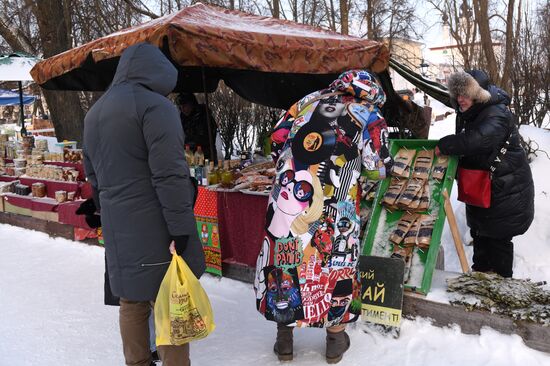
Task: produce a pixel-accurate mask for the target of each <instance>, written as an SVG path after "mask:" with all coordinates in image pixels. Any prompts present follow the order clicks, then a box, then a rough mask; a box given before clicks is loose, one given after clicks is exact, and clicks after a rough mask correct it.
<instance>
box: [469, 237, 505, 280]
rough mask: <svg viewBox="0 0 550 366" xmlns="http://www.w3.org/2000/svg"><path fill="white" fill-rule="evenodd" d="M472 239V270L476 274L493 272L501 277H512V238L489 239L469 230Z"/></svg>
mask: <svg viewBox="0 0 550 366" xmlns="http://www.w3.org/2000/svg"><path fill="white" fill-rule="evenodd" d="M470 233H471V235H472V238H473V239H474V257H473V262H474V263H473V265H472V269H473V270H474V271H478V272H495V273H497V274H499V275H501V276H502V277H512V265H513V263H514V244H513V243H512V239H513V237H507V238H489V237H486V236H480V235H477V233H475V232H474V230H470Z"/></svg>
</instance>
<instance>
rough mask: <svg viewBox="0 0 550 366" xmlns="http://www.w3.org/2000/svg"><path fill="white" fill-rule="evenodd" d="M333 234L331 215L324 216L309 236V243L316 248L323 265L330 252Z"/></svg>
mask: <svg viewBox="0 0 550 366" xmlns="http://www.w3.org/2000/svg"><path fill="white" fill-rule="evenodd" d="M333 235H334V221H333V220H332V218H331V217H327V218H325V219H324V220H323V221H322V223H321V225H320V226H319V227H318V228H317V230H315V233H314V234H313V237H312V238H311V245H312V246H313V247H314V248H315V249H317V251H318V252H319V256H320V257H321V262H322V265H323V266H325V265H326V263H327V262H328V260H329V258H330V253H331V252H332V236H333Z"/></svg>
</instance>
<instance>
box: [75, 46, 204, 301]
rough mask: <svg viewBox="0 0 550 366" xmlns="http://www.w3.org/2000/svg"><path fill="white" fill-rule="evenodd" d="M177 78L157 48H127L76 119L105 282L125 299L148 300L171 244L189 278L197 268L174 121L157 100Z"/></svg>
mask: <svg viewBox="0 0 550 366" xmlns="http://www.w3.org/2000/svg"><path fill="white" fill-rule="evenodd" d="M177 76H178V73H177V70H176V69H175V68H174V66H173V65H172V64H171V63H170V61H168V59H167V58H166V57H165V56H164V55H163V54H162V52H160V50H159V49H158V48H157V47H155V46H153V45H150V44H146V43H140V44H137V45H134V46H131V47H128V48H127V49H126V50H125V51H124V53H123V54H122V56H121V58H120V61H119V63H118V67H117V70H116V74H115V77H114V79H113V83H112V84H111V86H110V87H109V89H108V90H107V91H106V92H105V94H103V96H102V97H101V98H100V99H99V100H98V101H97V102H96V103H95V104H94V105H93V107H92V108H91V109H90V111H89V112H88V114H87V115H86V118H85V120H84V158H85V160H84V166H85V168H86V176H87V177H88V179H89V180H90V182H91V184H92V186H93V188H94V191H96V192H97V193H98V194H99V196H98V197H97V196H96V197H97V198H96V199H97V204H98V205H99V206H100V207H101V223H102V225H103V235H104V237H105V252H106V257H107V267H108V272H109V282H110V285H111V289H112V290H113V294H114V295H116V296H119V297H122V298H125V299H128V300H133V301H149V300H155V299H156V296H157V293H158V289H159V286H160V283H161V281H162V279H163V277H164V275H165V273H166V270H167V268H168V265H169V264H170V260H171V259H172V256H171V255H170V252H169V250H168V246H169V244H170V241H171V240H172V238H179V237H188V242H187V246H186V248H185V250H183V252H181V253H178V254H180V255H181V256H182V257H183V258H184V259H185V261H186V263H187V264H188V265H189V267H190V268H191V270H192V271H193V273H194V274H195V275H196V276H197V277H200V276H201V274H202V273H203V272H204V270H205V261H204V253H203V250H202V245H201V243H200V240H199V237H198V233H197V224H196V221H195V216H194V213H193V197H194V194H195V188H194V186H193V184H192V182H191V180H190V179H189V168H188V166H187V163H186V161H185V154H184V148H183V141H184V136H183V130H182V128H181V121H180V119H179V115H178V111H177V109H176V107H175V106H174V105H173V104H172V103H171V102H170V101H169V100H168V99H167V98H166V97H165V96H166V95H168V93H170V91H172V89H173V88H174V87H175V85H176V80H177Z"/></svg>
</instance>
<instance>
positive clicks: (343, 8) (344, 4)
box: [340, 0, 349, 34]
mask: <svg viewBox="0 0 550 366" xmlns="http://www.w3.org/2000/svg"><path fill="white" fill-rule="evenodd" d="M348 16H349V11H348V1H347V0H340V23H341V26H342V31H341V32H340V33H342V34H349V26H348V24H349V20H348Z"/></svg>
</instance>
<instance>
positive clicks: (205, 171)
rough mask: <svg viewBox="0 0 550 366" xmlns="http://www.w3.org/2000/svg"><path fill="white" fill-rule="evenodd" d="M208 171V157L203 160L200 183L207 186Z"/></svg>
mask: <svg viewBox="0 0 550 366" xmlns="http://www.w3.org/2000/svg"><path fill="white" fill-rule="evenodd" d="M209 171H210V163H209V162H208V159H205V160H204V167H203V168H202V185H203V186H207V185H208V173H209Z"/></svg>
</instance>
